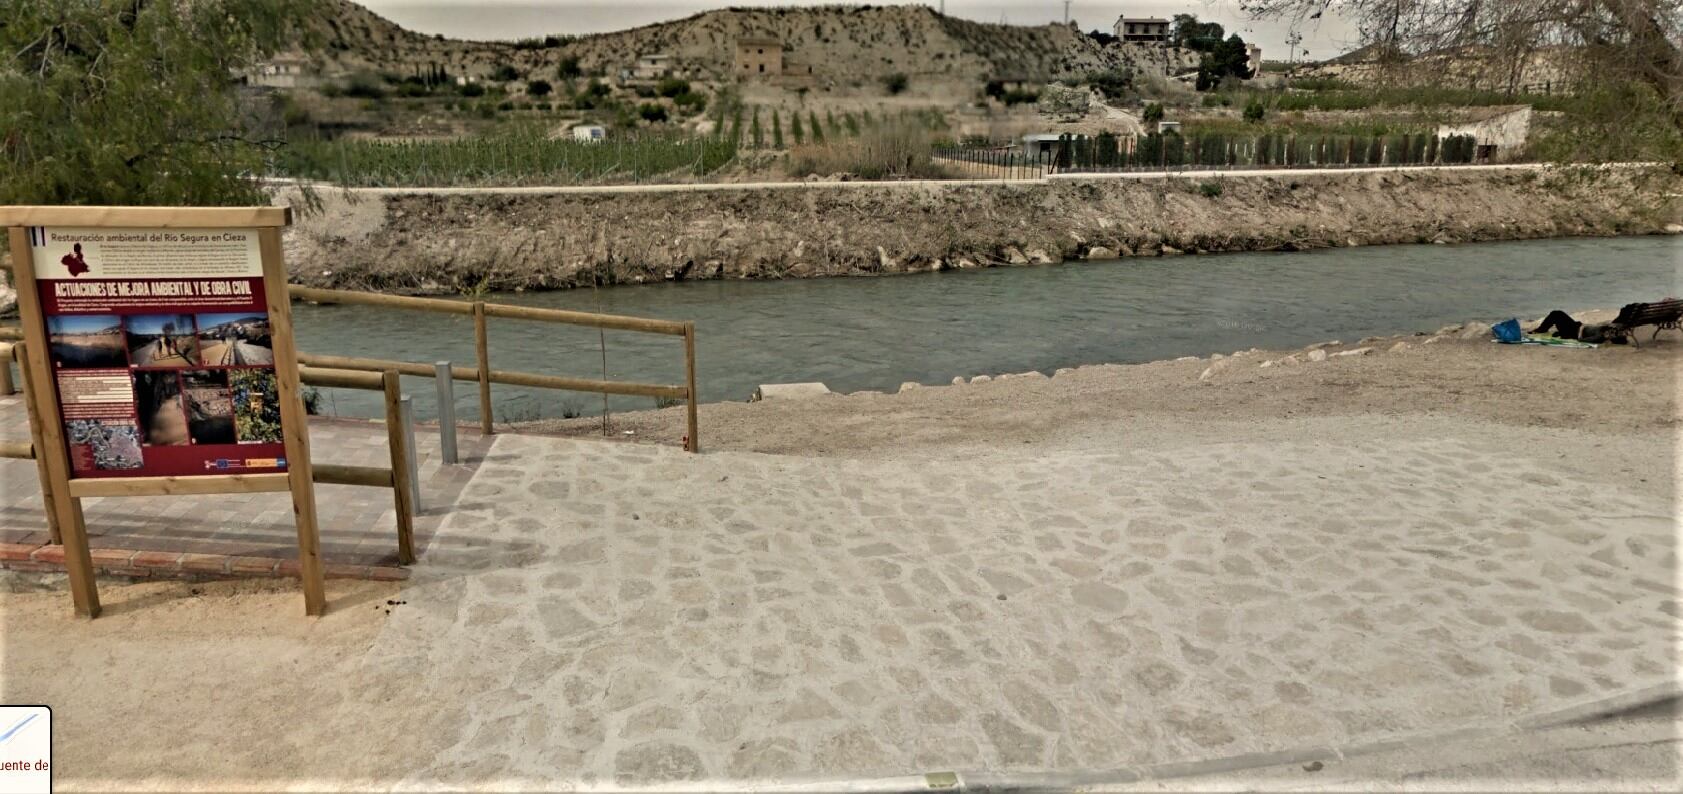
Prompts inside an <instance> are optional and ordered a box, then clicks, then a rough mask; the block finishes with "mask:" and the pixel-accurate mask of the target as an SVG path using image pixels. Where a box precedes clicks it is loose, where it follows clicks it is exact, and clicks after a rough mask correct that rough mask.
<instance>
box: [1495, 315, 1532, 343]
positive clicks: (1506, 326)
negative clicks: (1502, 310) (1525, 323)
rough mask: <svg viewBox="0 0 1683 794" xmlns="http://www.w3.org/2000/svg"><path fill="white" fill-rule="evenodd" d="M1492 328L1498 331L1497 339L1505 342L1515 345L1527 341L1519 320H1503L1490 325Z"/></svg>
mask: <svg viewBox="0 0 1683 794" xmlns="http://www.w3.org/2000/svg"><path fill="white" fill-rule="evenodd" d="M1490 330H1491V331H1494V332H1495V333H1496V341H1498V342H1501V343H1503V344H1507V345H1513V344H1518V343H1520V342H1523V341H1525V334H1524V332H1522V331H1520V330H1519V321H1518V320H1503V321H1501V322H1499V323H1497V324H1495V325H1492V326H1490Z"/></svg>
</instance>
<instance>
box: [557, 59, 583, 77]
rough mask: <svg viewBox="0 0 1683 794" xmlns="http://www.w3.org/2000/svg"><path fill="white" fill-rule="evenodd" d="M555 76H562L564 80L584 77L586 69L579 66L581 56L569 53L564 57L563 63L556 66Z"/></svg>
mask: <svg viewBox="0 0 1683 794" xmlns="http://www.w3.org/2000/svg"><path fill="white" fill-rule="evenodd" d="M555 76H556V77H559V78H561V79H562V80H572V79H575V78H579V77H583V76H584V70H582V69H580V68H579V56H577V55H569V56H567V57H565V58H562V59H561V63H560V64H559V65H557V66H556V67H555Z"/></svg>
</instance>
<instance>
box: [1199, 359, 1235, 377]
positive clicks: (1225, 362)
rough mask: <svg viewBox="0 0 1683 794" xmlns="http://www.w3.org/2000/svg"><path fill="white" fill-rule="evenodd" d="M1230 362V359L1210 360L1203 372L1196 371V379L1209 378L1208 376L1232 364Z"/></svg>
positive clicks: (1231, 361) (1213, 375)
mask: <svg viewBox="0 0 1683 794" xmlns="http://www.w3.org/2000/svg"><path fill="white" fill-rule="evenodd" d="M1232 363H1233V360H1232V359H1221V360H1218V361H1212V362H1210V365H1209V366H1208V367H1205V368H1204V371H1203V372H1200V373H1198V380H1200V381H1206V380H1209V379H1210V378H1213V377H1215V375H1216V373H1218V372H1220V371H1222V370H1224V369H1227V368H1228V367H1229V366H1230V365H1232Z"/></svg>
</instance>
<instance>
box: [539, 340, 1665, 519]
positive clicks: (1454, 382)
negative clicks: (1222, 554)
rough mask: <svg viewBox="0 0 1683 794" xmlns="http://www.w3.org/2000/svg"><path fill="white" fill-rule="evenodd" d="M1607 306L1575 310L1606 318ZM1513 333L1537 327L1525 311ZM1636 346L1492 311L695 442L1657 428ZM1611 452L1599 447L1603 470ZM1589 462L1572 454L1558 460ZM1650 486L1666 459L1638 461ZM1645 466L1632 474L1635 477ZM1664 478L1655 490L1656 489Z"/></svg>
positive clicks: (981, 383)
mask: <svg viewBox="0 0 1683 794" xmlns="http://www.w3.org/2000/svg"><path fill="white" fill-rule="evenodd" d="M1615 314H1617V312H1616V311H1612V310H1598V311H1591V312H1574V315H1575V316H1577V317H1579V318H1580V319H1583V320H1584V321H1586V322H1605V321H1607V320H1609V319H1611V318H1612V317H1613V316H1614V315H1615ZM1526 322H1529V323H1530V325H1527V326H1526V327H1527V328H1531V327H1535V323H1536V320H1535V319H1530V320H1527V321H1526ZM1651 331H1652V329H1644V330H1642V331H1641V332H1640V334H1641V342H1642V346H1641V347H1640V348H1636V347H1631V346H1628V345H1625V346H1616V345H1614V346H1609V345H1604V346H1602V347H1601V348H1598V349H1594V350H1578V349H1562V348H1549V347H1542V346H1533V345H1520V346H1513V345H1498V344H1494V343H1493V342H1492V341H1491V334H1490V322H1489V321H1486V320H1475V321H1469V322H1468V323H1465V324H1460V325H1452V326H1446V327H1444V328H1442V329H1439V330H1438V331H1437V332H1435V333H1422V334H1406V335H1397V336H1386V337H1370V338H1363V339H1359V340H1357V339H1346V340H1338V341H1335V340H1328V341H1327V342H1323V343H1318V344H1315V345H1310V346H1307V347H1303V348H1298V349H1292V350H1272V351H1265V350H1256V349H1250V350H1242V351H1235V352H1233V353H1231V354H1216V355H1214V356H1209V357H1202V358H1195V357H1183V358H1180V359H1174V360H1166V361H1155V362H1151V363H1145V364H1127V365H1118V364H1101V365H1093V366H1083V367H1075V368H1067V369H1060V370H1058V371H1057V372H1056V373H1054V374H1053V375H1052V376H1050V377H1048V376H1046V375H1045V374H1042V373H1038V372H1023V373H1004V374H997V373H996V374H992V375H978V376H976V377H972V378H959V379H955V381H954V383H953V384H952V385H944V386H927V385H918V384H915V383H911V384H906V385H905V386H903V387H901V389H900V390H899V391H898V393H884V392H881V391H863V392H856V393H853V394H848V395H841V394H833V395H827V396H819V397H812V398H807V399H787V400H768V401H765V402H757V403H744V402H724V403H713V404H705V405H702V406H701V408H700V418H701V425H700V426H701V440H702V445H703V448H704V449H710V450H725V451H742V452H760V453H773V454H784V455H801V456H814V455H816V456H835V457H873V458H875V457H894V458H901V457H904V458H908V459H915V458H917V457H919V456H922V455H926V454H930V453H932V452H939V453H940V454H953V455H961V456H964V457H971V456H976V457H998V456H1007V457H1008V456H1010V455H1011V454H1013V450H1015V449H1017V448H1018V446H1019V445H1022V444H1033V445H1035V446H1037V447H1052V448H1064V447H1080V448H1087V447H1090V446H1092V445H1093V443H1094V439H1095V438H1096V437H1099V436H1102V437H1107V438H1112V440H1113V441H1114V442H1115V443H1117V444H1119V445H1121V448H1126V447H1132V446H1135V445H1145V446H1156V445H1160V444H1169V443H1171V442H1172V443H1182V442H1184V443H1194V442H1200V441H1201V442H1209V443H1215V442H1219V441H1221V440H1222V439H1225V438H1229V437H1234V436H1243V437H1253V436H1257V434H1258V433H1262V434H1263V435H1264V436H1266V437H1270V438H1275V437H1278V438H1281V439H1286V438H1291V437H1292V434H1293V433H1294V432H1296V431H1295V430H1293V429H1292V428H1294V427H1296V426H1297V425H1296V423H1297V422H1298V421H1300V420H1304V419H1309V418H1317V417H1318V418H1328V417H1338V418H1344V419H1358V418H1361V417H1368V418H1381V417H1382V418H1384V419H1385V420H1386V421H1410V422H1436V421H1468V422H1479V423H1489V424H1494V425H1501V426H1507V427H1512V428H1514V429H1515V430H1520V429H1523V430H1527V431H1542V432H1545V433H1546V432H1553V431H1557V430H1569V429H1574V428H1590V427H1593V429H1594V430H1595V431H1596V432H1598V433H1611V434H1620V435H1624V434H1656V435H1660V436H1666V437H1668V438H1669V434H1671V433H1673V432H1674V431H1675V429H1676V427H1677V425H1678V421H1679V413H1678V402H1677V395H1676V381H1677V376H1678V374H1679V367H1680V364H1683V335H1680V334H1678V333H1677V332H1675V331H1666V332H1662V333H1661V334H1660V336H1659V339H1658V340H1657V341H1650V340H1649V339H1648V336H1649V334H1650V333H1651ZM518 428H519V429H520V430H521V431H523V432H543V433H554V434H559V435H567V436H577V437H591V436H595V437H600V436H601V434H602V422H601V420H600V419H599V418H596V419H589V418H578V419H564V420H546V421H541V422H530V423H522V424H520V425H518ZM609 431H610V435H611V437H613V438H616V439H620V440H624V441H636V442H653V443H660V444H666V445H673V446H676V445H678V444H679V442H680V439H681V438H682V436H683V435H684V432H685V430H684V415H683V410H682V409H681V408H668V409H663V410H654V411H637V412H626V413H615V414H614V415H613V416H612V419H611V426H610V428H609ZM1619 454H1620V453H1619V450H1618V449H1617V448H1616V447H1612V448H1609V449H1608V450H1607V457H1606V459H1605V461H1603V462H1605V463H1606V464H1607V465H1610V466H1614V468H1615V469H1621V470H1622V469H1628V468H1629V466H1628V464H1627V463H1619V462H1618V456H1619ZM1583 465H1588V464H1587V463H1584V462H1579V463H1574V464H1573V467H1574V468H1577V467H1579V466H1583ZM1652 474H1653V475H1654V476H1655V478H1656V479H1655V482H1656V483H1658V482H1659V481H1660V480H1662V479H1663V480H1666V481H1667V482H1669V474H1668V473H1667V472H1661V471H1655V472H1652ZM1635 476H1639V477H1646V476H1648V475H1646V474H1640V473H1638V474H1635ZM1668 487H1669V486H1668Z"/></svg>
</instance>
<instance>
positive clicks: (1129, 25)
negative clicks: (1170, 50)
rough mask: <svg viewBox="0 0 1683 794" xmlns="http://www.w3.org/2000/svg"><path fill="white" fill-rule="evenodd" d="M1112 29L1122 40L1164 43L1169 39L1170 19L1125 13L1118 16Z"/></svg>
mask: <svg viewBox="0 0 1683 794" xmlns="http://www.w3.org/2000/svg"><path fill="white" fill-rule="evenodd" d="M1111 30H1112V31H1114V33H1115V34H1116V38H1118V39H1121V40H1122V41H1132V42H1141V43H1148V44H1163V43H1166V42H1168V40H1169V20H1167V19H1158V18H1157V17H1130V16H1128V15H1126V14H1124V15H1122V16H1119V17H1117V18H1116V24H1115V25H1113V26H1111Z"/></svg>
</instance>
